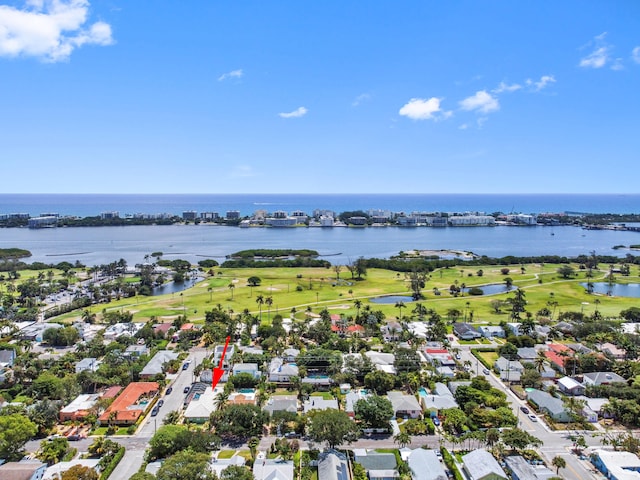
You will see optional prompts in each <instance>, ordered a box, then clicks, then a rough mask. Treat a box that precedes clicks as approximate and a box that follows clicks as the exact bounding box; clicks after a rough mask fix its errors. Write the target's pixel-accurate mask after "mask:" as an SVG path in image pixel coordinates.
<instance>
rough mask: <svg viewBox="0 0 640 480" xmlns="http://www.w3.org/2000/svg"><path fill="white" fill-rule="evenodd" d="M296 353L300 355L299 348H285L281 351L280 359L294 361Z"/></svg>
mask: <svg viewBox="0 0 640 480" xmlns="http://www.w3.org/2000/svg"><path fill="white" fill-rule="evenodd" d="M298 355H300V350H298V349H297V348H285V350H284V351H283V352H282V359H283V360H284V361H285V362H295V361H296V358H297V357H298Z"/></svg>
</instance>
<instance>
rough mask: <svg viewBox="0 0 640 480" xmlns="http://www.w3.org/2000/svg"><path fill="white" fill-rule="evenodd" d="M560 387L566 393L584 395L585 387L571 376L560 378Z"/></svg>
mask: <svg viewBox="0 0 640 480" xmlns="http://www.w3.org/2000/svg"><path fill="white" fill-rule="evenodd" d="M558 389H559V390H560V391H561V392H562V393H564V394H566V395H574V396H575V395H584V391H585V387H584V386H583V385H582V384H581V383H579V382H577V381H576V380H574V379H573V378H571V377H562V378H561V379H559V380H558Z"/></svg>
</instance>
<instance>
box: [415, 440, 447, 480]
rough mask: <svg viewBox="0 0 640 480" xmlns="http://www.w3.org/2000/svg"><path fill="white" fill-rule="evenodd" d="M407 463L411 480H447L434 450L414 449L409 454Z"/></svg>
mask: <svg viewBox="0 0 640 480" xmlns="http://www.w3.org/2000/svg"><path fill="white" fill-rule="evenodd" d="M407 463H408V464H409V470H411V478H412V479H413V480H447V474H446V472H445V471H444V468H442V464H441V463H440V459H439V458H438V456H437V455H436V452H435V450H425V449H424V448H416V449H415V450H413V451H412V452H411V453H410V454H409V458H408V459H407Z"/></svg>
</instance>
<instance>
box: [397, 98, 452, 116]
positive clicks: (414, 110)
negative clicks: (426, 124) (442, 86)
mask: <svg viewBox="0 0 640 480" xmlns="http://www.w3.org/2000/svg"><path fill="white" fill-rule="evenodd" d="M441 101H442V100H441V99H440V98H437V97H431V98H428V99H425V98H412V99H411V100H409V101H408V102H407V103H406V104H405V105H403V106H402V108H401V109H400V111H399V112H398V113H399V114H400V115H402V116H403V117H408V118H411V119H412V120H437V119H439V118H448V117H450V116H451V115H452V112H447V111H443V110H442V109H441V108H440V102H441Z"/></svg>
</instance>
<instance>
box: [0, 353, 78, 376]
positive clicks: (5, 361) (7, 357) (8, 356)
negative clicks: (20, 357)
mask: <svg viewBox="0 0 640 480" xmlns="http://www.w3.org/2000/svg"><path fill="white" fill-rule="evenodd" d="M15 360H16V351H15V350H12V349H7V350H0V366H5V367H9V368H11V367H13V362H15ZM76 373H77V372H76Z"/></svg>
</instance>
